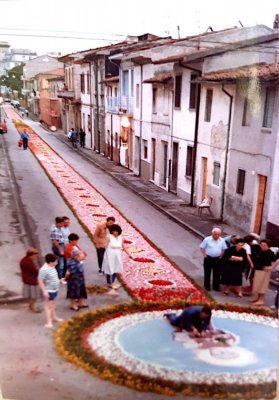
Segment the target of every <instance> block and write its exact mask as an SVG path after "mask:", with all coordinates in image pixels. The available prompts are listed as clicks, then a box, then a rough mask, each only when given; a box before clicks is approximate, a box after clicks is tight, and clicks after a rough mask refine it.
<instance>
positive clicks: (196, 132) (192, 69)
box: [179, 61, 201, 206]
mask: <svg viewBox="0 0 279 400" xmlns="http://www.w3.org/2000/svg"><path fill="white" fill-rule="evenodd" d="M179 66H180V67H182V68H185V69H188V70H190V71H193V72H196V73H197V74H198V76H201V70H199V69H196V68H193V67H187V66H186V65H184V64H183V63H182V62H181V61H179ZM200 100H201V84H200V83H198V89H197V99H196V118H195V131H194V146H193V158H192V175H191V193H190V203H189V205H190V206H195V179H196V163H197V147H198V136H199V117H200Z"/></svg>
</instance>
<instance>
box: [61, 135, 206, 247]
mask: <svg viewBox="0 0 279 400" xmlns="http://www.w3.org/2000/svg"><path fill="white" fill-rule="evenodd" d="M59 136H60V135H59ZM59 136H56V138H57V139H58V140H59V141H60V142H62V143H65V144H66V145H67V146H68V147H71V145H70V143H68V142H67V141H66V140H64V138H61V137H59ZM77 154H78V155H79V156H80V157H83V158H85V159H86V160H87V161H89V162H91V163H92V164H94V165H95V166H96V167H97V168H99V169H101V170H102V171H104V172H105V173H106V174H108V175H109V176H111V177H112V178H113V179H114V180H116V181H117V182H118V183H120V184H121V185H122V186H123V187H125V188H126V189H129V190H131V191H132V192H133V193H135V194H137V195H138V196H139V197H141V198H142V199H143V200H145V201H146V202H147V203H149V204H151V205H152V206H153V207H154V208H156V209H157V210H158V211H160V212H161V213H162V214H165V215H166V216H167V217H168V218H169V219H171V220H172V221H174V222H176V223H177V224H179V225H180V226H181V227H182V228H185V229H187V230H188V231H189V232H191V233H193V234H194V235H195V236H197V237H198V238H199V239H202V240H203V239H204V238H205V235H204V234H202V233H201V232H200V231H198V230H196V229H195V228H193V227H192V226H191V225H188V224H186V223H185V222H184V221H181V220H180V219H179V218H177V217H174V216H173V215H172V214H171V213H169V212H168V211H166V210H165V209H164V208H163V207H161V206H159V205H158V204H156V203H155V202H153V201H152V200H150V199H148V198H146V197H145V196H143V195H142V194H141V193H139V192H138V191H137V190H136V189H134V188H133V187H131V186H130V185H129V184H127V183H126V182H123V180H122V179H119V178H118V177H117V176H115V175H114V174H112V173H111V172H109V171H108V170H106V168H105V167H103V166H102V165H101V164H99V163H98V162H95V161H94V160H93V159H92V158H91V157H88V156H87V155H86V154H85V153H83V151H82V152H78V153H77Z"/></svg>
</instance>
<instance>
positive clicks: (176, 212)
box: [52, 130, 249, 239]
mask: <svg viewBox="0 0 279 400" xmlns="http://www.w3.org/2000/svg"><path fill="white" fill-rule="evenodd" d="M52 133H53V132H52ZM53 135H55V136H56V137H57V138H58V139H59V140H61V141H63V142H65V144H66V145H68V146H69V147H71V146H72V144H71V142H70V141H69V139H68V137H67V135H66V134H65V133H64V132H63V131H61V130H58V131H56V132H55V133H53ZM77 151H78V152H79V154H80V155H82V157H84V158H85V159H87V160H88V161H90V162H92V163H93V164H94V165H95V166H97V167H99V168H100V169H102V170H103V171H105V172H106V173H107V174H109V175H110V176H112V177H113V178H114V179H115V180H116V181H117V182H119V183H120V184H121V185H123V186H125V187H126V188H129V189H130V190H132V191H133V192H134V193H136V194H137V195H138V196H140V197H142V198H143V199H144V200H145V201H147V202H148V203H150V204H152V206H154V207H155V208H157V209H158V210H159V211H161V212H162V213H164V214H165V215H167V216H168V217H169V218H170V219H172V220H173V221H175V222H177V223H179V224H180V225H181V226H182V227H184V228H186V229H187V230H189V231H190V232H192V233H193V234H194V235H196V236H197V237H199V238H200V239H203V238H204V237H206V236H208V235H210V234H211V230H212V228H213V227H219V228H221V229H222V236H227V235H233V234H237V235H241V236H245V235H247V234H248V233H249V232H243V231H241V230H236V229H234V228H232V227H231V226H229V225H228V224H226V223H224V222H221V221H220V220H219V219H217V218H214V217H212V216H211V215H209V212H208V210H203V213H202V216H198V208H197V207H193V206H189V205H188V204H187V203H185V201H183V200H182V199H181V198H179V197H178V196H177V195H175V194H174V193H171V192H167V191H166V190H164V189H162V188H160V187H159V186H156V185H155V184H153V183H152V182H149V181H145V180H143V179H141V178H140V177H138V176H136V175H134V173H133V172H131V171H130V170H129V169H127V168H125V167H123V166H121V165H119V164H117V163H116V162H115V161H111V160H110V159H108V158H106V157H104V156H102V155H100V154H98V153H96V152H95V151H93V150H92V149H88V148H85V149H83V148H81V147H79V146H78V150H77Z"/></svg>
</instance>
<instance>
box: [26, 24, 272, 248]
mask: <svg viewBox="0 0 279 400" xmlns="http://www.w3.org/2000/svg"><path fill="white" fill-rule="evenodd" d="M278 46H279V36H278V29H271V28H268V27H266V26H263V25H257V26H254V27H240V28H236V27H234V28H231V29H226V30H223V31H218V32H213V31H211V30H210V31H208V32H205V33H204V34H200V35H197V36H192V37H187V38H184V39H172V38H171V37H163V38H162V37H157V36H154V35H151V34H145V35H141V36H137V37H134V36H132V37H127V39H126V40H125V41H124V42H121V43H117V44H113V45H109V46H105V47H101V48H96V49H89V50H85V51H80V52H76V53H72V54H68V55H65V56H62V57H59V58H58V59H55V58H48V60H46V59H45V58H46V57H44V56H42V57H39V58H38V59H34V60H31V61H29V62H28V63H26V64H25V66H24V71H25V72H24V85H25V86H24V87H25V95H26V97H27V98H26V101H27V102H28V104H29V107H30V109H31V111H33V112H34V113H35V114H38V116H39V118H40V119H42V120H43V121H44V122H45V123H47V124H49V125H53V124H54V125H56V126H57V127H62V129H64V131H65V133H66V132H68V131H69V129H70V128H72V127H73V128H75V129H77V130H78V129H80V128H83V129H84V130H85V132H86V147H88V148H91V149H92V151H96V152H98V153H100V156H105V157H108V158H110V159H111V160H114V161H116V162H117V163H120V164H121V165H122V166H124V167H126V168H128V169H130V170H131V171H132V172H133V173H134V174H136V175H138V176H140V177H141V178H143V179H146V180H149V181H151V182H153V183H154V185H157V186H159V187H161V188H163V189H165V190H167V191H172V192H173V193H176V194H177V195H178V196H179V197H181V198H182V199H184V200H185V202H187V203H188V204H190V205H192V206H195V205H197V204H199V203H200V202H201V201H202V200H203V199H204V198H208V199H211V201H212V205H211V210H212V212H213V214H214V216H215V217H217V218H220V219H221V220H224V221H227V222H228V223H230V224H231V225H233V226H235V227H236V228H240V229H242V230H244V231H247V232H251V231H253V232H257V233H260V234H262V235H265V234H267V236H268V237H270V238H271V239H273V240H274V241H276V242H277V244H278V242H279V213H278V207H279V116H278V98H279V97H278V93H279V92H278V90H279V61H278V60H277V53H278V49H279V47H278ZM36 60H37V61H36ZM35 62H39V63H41V64H43V67H42V68H41V70H40V72H39V73H36V74H34V71H33V72H32V65H33V64H34V63H35ZM47 64H48V67H46V65H47Z"/></svg>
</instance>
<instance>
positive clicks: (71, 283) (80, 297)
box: [65, 247, 88, 311]
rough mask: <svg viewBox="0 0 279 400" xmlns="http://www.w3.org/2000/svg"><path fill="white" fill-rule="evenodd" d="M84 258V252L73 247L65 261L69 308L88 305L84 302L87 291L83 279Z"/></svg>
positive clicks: (76, 308)
mask: <svg viewBox="0 0 279 400" xmlns="http://www.w3.org/2000/svg"><path fill="white" fill-rule="evenodd" d="M84 258H85V255H84V253H83V252H82V251H81V250H79V249H78V248H77V247H74V249H73V250H72V253H71V258H70V260H69V261H68V262H67V272H66V275H65V279H66V280H67V299H69V300H70V309H71V310H74V311H78V310H79V309H80V308H85V307H86V308H87V307H88V305H87V304H86V303H85V300H86V299H87V292H86V287H85V279H84V266H83V260H84Z"/></svg>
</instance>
